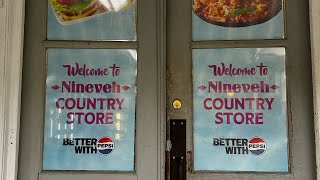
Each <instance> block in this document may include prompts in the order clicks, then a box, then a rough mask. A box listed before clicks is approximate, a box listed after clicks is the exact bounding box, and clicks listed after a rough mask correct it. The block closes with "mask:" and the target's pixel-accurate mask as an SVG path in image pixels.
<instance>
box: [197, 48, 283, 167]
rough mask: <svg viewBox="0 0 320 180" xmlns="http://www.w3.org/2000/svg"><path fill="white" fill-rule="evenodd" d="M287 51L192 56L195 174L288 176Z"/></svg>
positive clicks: (205, 51) (232, 51) (241, 50)
mask: <svg viewBox="0 0 320 180" xmlns="http://www.w3.org/2000/svg"><path fill="white" fill-rule="evenodd" d="M284 60H285V49H284V48H229V49H228V48H227V49H194V50H193V108H194V110H193V116H194V117H193V119H194V131H193V132H194V134H193V135H194V142H193V144H194V169H195V170H196V171H259V172H288V145H287V144H288V141H287V114H286V111H287V108H286V103H287V102H286V76H285V61H284Z"/></svg>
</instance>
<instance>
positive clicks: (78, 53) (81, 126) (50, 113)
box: [43, 48, 137, 171]
mask: <svg viewBox="0 0 320 180" xmlns="http://www.w3.org/2000/svg"><path fill="white" fill-rule="evenodd" d="M47 57H48V65H47V80H46V109H45V124H44V147H43V149H44V150H43V170H112V171H134V144H135V138H134V137H135V107H136V70H137V52H136V50H124V49H108V50H106V49H59V48H49V49H48V51H47Z"/></svg>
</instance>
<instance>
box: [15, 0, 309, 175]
mask: <svg viewBox="0 0 320 180" xmlns="http://www.w3.org/2000/svg"><path fill="white" fill-rule="evenodd" d="M251 2H252V4H254V2H256V3H257V2H261V1H251ZM59 3H60V4H59ZM68 3H71V4H68ZM72 3H78V5H79V3H83V4H82V6H81V7H82V8H84V9H82V10H81V11H77V12H76V9H77V8H81V7H80V6H78V7H77V6H74V4H72ZM86 3H87V4H86ZM95 3H97V1H84V2H79V1H77V2H76V1H68V2H67V1H59V0H50V1H48V2H47V1H42V2H35V1H28V0H27V1H26V25H25V46H24V66H23V82H22V84H23V88H22V107H21V108H22V109H21V130H20V153H19V174H18V179H20V180H35V179H40V180H53V179H61V180H64V179H79V180H81V179H92V180H95V179H119V180H151V179H159V180H160V179H171V180H183V179H189V180H191V179H194V180H197V179H219V180H220V179H302V178H304V179H314V178H315V148H314V135H313V120H312V119H313V111H312V81H311V59H310V42H309V39H310V38H309V23H308V22H309V20H308V3H307V2H304V1H298V0H292V1H290V2H289V1H285V2H280V1H273V2H272V3H270V2H269V3H266V4H260V5H257V6H253V5H252V4H246V2H245V3H244V2H242V3H244V4H241V2H240V1H230V2H229V3H228V2H225V1H197V0H195V1H193V2H191V1H190V2H182V1H178V0H174V1H167V2H164V1H156V0H139V1H121V2H120V1H112V0H110V1H103V0H101V1H99V3H98V4H99V5H96V4H95ZM219 3H220V4H219ZM232 3H236V5H235V6H234V7H233V6H232ZM237 3H238V4H237ZM239 3H240V4H239ZM90 5H91V6H90ZM249 5H252V6H249ZM267 5H269V7H267ZM75 7H77V8H75ZM92 7H94V8H92ZM91 8H92V9H91ZM257 8H258V9H259V8H260V9H261V8H262V9H264V11H263V12H264V13H262V14H260V16H261V17H260V19H258V20H256V19H253V20H250V18H249V17H251V16H253V14H254V13H256V14H258V12H255V10H256V9H257ZM35 9H36V11H35ZM68 10H69V11H74V12H73V14H72V15H68V12H69V11H68ZM228 11H229V16H228V18H226V17H227V15H228V13H227V12H228ZM75 12H76V13H75ZM90 12H91V13H90ZM222 14H224V16H223V15H222ZM80 15H82V16H80ZM256 16H257V15H256ZM253 17H255V16H253ZM246 18H247V19H246ZM117 70H119V71H117Z"/></svg>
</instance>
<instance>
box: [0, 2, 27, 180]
mask: <svg viewBox="0 0 320 180" xmlns="http://www.w3.org/2000/svg"><path fill="white" fill-rule="evenodd" d="M23 29H24V0H0V180H14V179H16V176H17V162H18V146H19V122H20V94H21V92H20V89H21V74H22V73H21V72H22V59H23V58H22V54H23Z"/></svg>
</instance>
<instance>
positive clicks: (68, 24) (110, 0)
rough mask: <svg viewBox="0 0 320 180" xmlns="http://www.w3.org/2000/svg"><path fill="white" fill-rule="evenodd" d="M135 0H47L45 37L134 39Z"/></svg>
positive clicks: (52, 38) (61, 38) (62, 38)
mask: <svg viewBox="0 0 320 180" xmlns="http://www.w3.org/2000/svg"><path fill="white" fill-rule="evenodd" d="M135 9H136V1H135V0H48V25H47V26H48V29H47V39H48V40H89V41H96V40H118V41H134V40H136V24H135V23H136V21H135V19H136V18H135V14H136V12H135Z"/></svg>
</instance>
